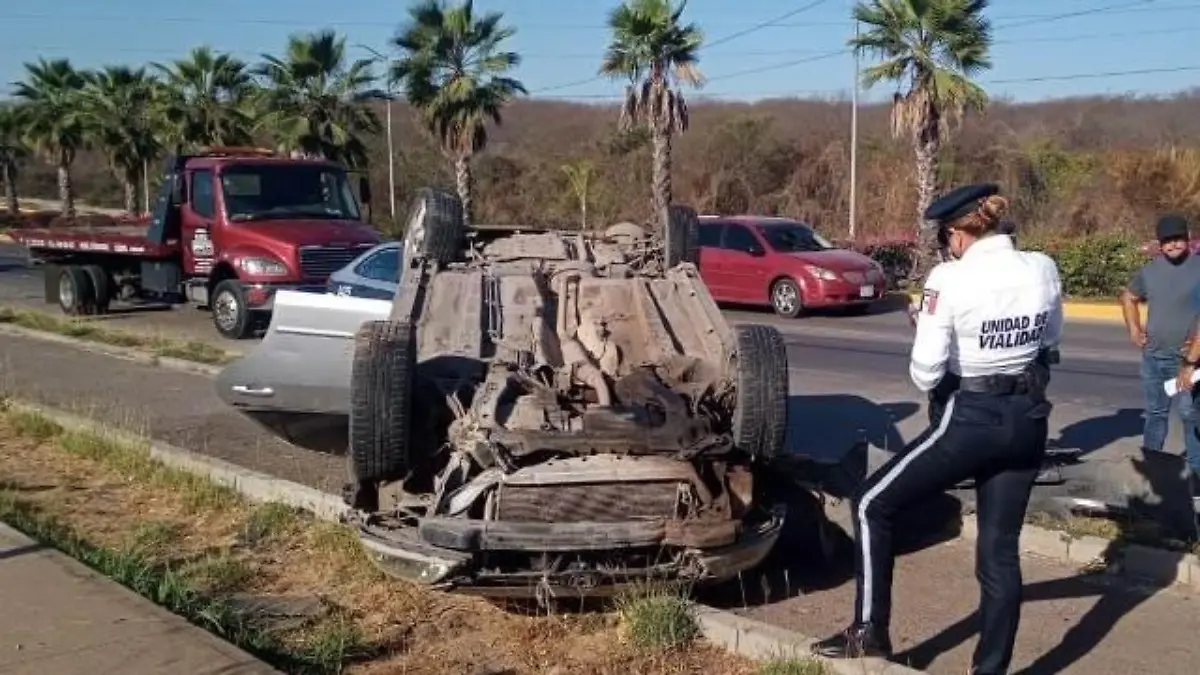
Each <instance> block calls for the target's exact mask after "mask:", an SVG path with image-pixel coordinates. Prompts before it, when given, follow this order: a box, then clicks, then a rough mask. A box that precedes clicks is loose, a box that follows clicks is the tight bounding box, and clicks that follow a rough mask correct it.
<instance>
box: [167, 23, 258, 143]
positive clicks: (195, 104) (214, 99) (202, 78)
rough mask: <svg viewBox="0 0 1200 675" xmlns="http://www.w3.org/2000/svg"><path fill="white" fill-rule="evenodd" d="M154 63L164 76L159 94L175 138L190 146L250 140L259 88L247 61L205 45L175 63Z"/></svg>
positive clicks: (172, 136) (175, 140)
mask: <svg viewBox="0 0 1200 675" xmlns="http://www.w3.org/2000/svg"><path fill="white" fill-rule="evenodd" d="M151 65H152V66H153V67H154V68H155V69H156V70H158V71H159V72H160V73H162V75H163V78H164V84H165V86H164V88H163V89H162V90H161V92H160V95H161V97H162V102H161V104H162V106H163V112H164V114H165V116H166V118H167V120H168V122H169V124H170V132H169V134H168V136H169V138H170V140H171V141H173V142H175V143H179V144H182V145H185V146H205V145H239V144H243V143H248V142H250V140H251V138H252V136H251V130H252V129H253V127H254V123H253V119H254V103H255V93H256V91H257V90H256V87H255V86H254V79H253V77H251V74H250V71H249V70H248V68H247V66H246V64H245V63H243V62H241V61H240V60H238V59H236V58H234V57H232V56H230V55H229V54H218V53H216V52H214V51H213V50H212V49H211V48H209V47H207V46H204V47H197V48H195V49H193V50H192V52H191V53H190V54H189V55H188V57H187V58H185V59H181V60H178V61H175V62H174V63H172V64H170V65H164V64H161V63H154V64H151Z"/></svg>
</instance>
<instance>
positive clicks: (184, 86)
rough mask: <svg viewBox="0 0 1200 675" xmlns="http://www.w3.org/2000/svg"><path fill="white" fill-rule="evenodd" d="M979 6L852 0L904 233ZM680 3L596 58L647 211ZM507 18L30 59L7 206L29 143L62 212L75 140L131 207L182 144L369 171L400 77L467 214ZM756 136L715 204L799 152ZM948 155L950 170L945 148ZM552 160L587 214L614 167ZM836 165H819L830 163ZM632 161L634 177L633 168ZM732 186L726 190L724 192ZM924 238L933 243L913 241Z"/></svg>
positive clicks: (416, 22) (507, 66)
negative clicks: (153, 166) (390, 93)
mask: <svg viewBox="0 0 1200 675" xmlns="http://www.w3.org/2000/svg"><path fill="white" fill-rule="evenodd" d="M988 5H989V3H988V2H985V1H982V0H975V1H967V0H920V1H918V0H870V1H866V2H858V3H857V4H856V5H855V6H854V8H853V18H854V19H856V20H857V21H859V22H860V24H861V26H862V28H863V29H862V30H861V31H860V32H859V34H858V37H857V38H853V39H850V40H849V41H848V46H850V47H851V48H852V49H855V50H858V51H859V52H861V53H862V54H864V55H865V56H867V57H869V58H871V59H873V63H872V64H871V65H869V66H868V67H867V68H866V69H865V71H864V76H863V80H864V84H865V85H868V86H872V85H875V84H879V83H893V84H895V86H896V89H897V94H896V96H895V98H894V101H893V103H892V105H891V106H890V114H889V115H888V117H889V118H890V124H889V128H890V133H891V135H892V136H893V137H894V138H897V139H899V140H900V143H898V144H896V148H897V149H899V148H900V147H905V146H906V147H907V148H908V149H907V151H906V152H908V153H909V155H908V156H909V160H908V161H909V164H908V166H909V169H908V171H906V172H904V173H905V175H906V176H907V178H906V180H908V181H909V185H910V186H911V188H910V189H913V191H912V192H909V193H908V194H909V195H915V200H914V199H913V197H909V198H908V199H909V200H910V201H908V206H907V213H908V214H909V215H908V216H907V217H906V218H905V220H907V222H908V223H910V225H908V226H907V230H908V232H910V233H911V234H912V236H917V235H919V234H925V233H927V232H928V230H926V229H924V228H922V227H920V225H921V223H920V217H919V213H920V211H922V210H923V209H924V207H925V206H926V205H927V204H928V203H929V201H930V200H931V199H932V197H933V195H934V193H935V191H936V190H937V189H938V188H939V187H942V186H945V185H946V184H947V182H948V179H949V178H950V177H955V176H954V175H955V174H957V176H959V177H960V176H961V174H962V172H961V170H960V166H959V165H958V164H957V163H956V159H958V158H957V157H955V149H954V148H953V147H951V146H947V145H946V139H947V137H948V134H949V133H950V132H951V131H952V130H953V129H956V128H957V125H956V124H955V123H956V121H957V120H958V119H959V118H960V117H961V116H962V115H963V114H964V113H967V112H969V111H974V110H982V109H983V108H984V107H985V106H987V105H988V97H987V94H986V92H984V91H983V90H982V89H981V88H980V87H979V86H978V84H976V83H975V82H974V81H973V78H974V77H976V76H977V75H978V74H979V73H980V72H981V71H983V70H985V69H987V68H989V67H990V66H991V62H990V57H989V53H990V47H991V43H992V35H991V25H990V22H989V20H988V19H987V16H986V10H987V8H988ZM685 9H686V3H685V2H676V0H626V1H625V2H623V3H621V4H619V5H617V6H615V7H614V8H612V9H611V11H610V12H609V14H608V26H609V28H610V33H611V37H610V42H609V45H608V47H607V48H606V50H605V51H604V53H603V54H598V55H597V56H598V71H599V73H600V74H603V75H606V76H608V77H610V78H613V79H614V80H617V81H621V82H624V83H625V84H626V89H625V95H624V100H623V103H622V105H621V106H619V111H613V119H612V123H613V127H614V131H613V135H612V137H611V138H610V139H609V140H608V145H609V146H610V147H609V148H608V149H607V151H611V152H614V153H622V152H629V151H630V149H631V148H633V149H638V148H641V147H643V146H644V147H646V150H647V151H646V152H645V153H642V152H640V151H639V152H637V154H636V155H635V157H637V158H641V157H642V156H645V157H646V160H648V161H647V163H648V164H649V166H648V167H646V168H647V169H648V171H646V172H645V173H646V174H648V175H645V177H644V179H645V181H646V183H648V184H649V187H650V190H649V191H648V194H649V196H650V197H651V198H650V199H649V200H647V202H648V204H649V209H648V210H647V211H646V213H645V215H646V216H647V217H649V218H651V219H653V218H654V217H655V216H656V215H658V214H661V213H662V211H663V210H664V209H665V206H666V205H667V204H669V203H671V202H672V201H673V199H674V197H675V194H676V193H677V192H679V190H678V189H676V186H675V184H674V181H675V180H678V174H679V173H680V172H679V169H678V168H677V167H673V159H674V158H675V157H676V156H677V151H676V145H677V143H678V141H677V139H678V138H679V135H680V134H683V133H685V132H687V130H688V129H689V127H690V126H691V124H692V117H693V116H694V113H695V111H693V110H692V109H691V108H690V107H689V105H688V101H687V98H686V90H691V89H696V88H699V87H702V86H703V84H704V75H703V73H702V71H701V69H700V67H699V62H700V52H701V49H702V48H703V45H704V40H705V35H704V33H703V31H701V30H700V28H699V27H698V26H697V25H695V24H694V23H691V22H688V21H687V20H686V19H685ZM514 32H515V29H514V28H512V27H510V26H507V25H505V24H504V18H503V15H502V14H500V13H479V12H477V11H476V10H475V8H474V7H473V4H472V3H471V2H470V1H469V0H467V1H465V2H456V3H448V2H445V1H439V0H423V1H421V2H418V3H416V4H413V5H412V6H410V7H409V9H408V12H407V16H406V17H405V20H404V21H403V22H402V23H401V24H400V26H399V28H398V30H397V33H396V35H395V37H394V38H393V39H392V40H391V41H390V43H389V48H390V49H391V51H392V52H393V58H391V59H388V60H377V59H361V60H352V59H351V58H349V57H348V56H347V48H346V43H345V39H344V38H342V37H340V36H339V35H337V34H336V33H334V32H332V31H318V32H316V33H311V34H301V35H295V36H292V37H291V38H290V39H289V42H288V44H287V46H286V49H285V51H284V53H283V55H282V56H278V57H276V56H270V55H264V56H263V57H262V61H261V62H260V63H258V64H255V65H250V64H247V63H244V62H242V61H240V60H238V59H236V58H234V57H232V56H230V55H227V54H221V53H217V52H214V51H213V50H211V49H209V48H206V47H201V48H197V49H195V50H193V51H192V52H191V54H189V55H188V56H187V57H186V58H184V59H181V60H179V61H174V62H170V63H167V64H157V63H155V64H149V66H147V67H140V68H131V67H127V66H110V67H105V68H103V69H101V70H98V71H95V72H79V71H76V70H75V69H73V68H72V66H71V64H70V63H69V62H67V61H62V60H56V61H46V60H40V59H39V60H38V61H37V62H36V63H30V64H28V65H27V66H26V69H27V74H26V78H25V80H24V81H22V82H21V83H18V85H17V91H16V97H15V101H14V103H13V105H9V106H5V107H4V108H3V110H0V168H2V169H3V175H4V176H5V177H6V180H5V183H6V185H8V186H9V188H10V189H9V192H10V207H11V206H13V204H12V202H13V201H15V188H14V187H12V186H14V185H15V182H16V170H17V168H19V167H20V166H22V165H23V163H24V162H27V161H29V159H30V158H31V157H33V156H35V155H36V156H38V157H40V158H41V159H42V160H43V161H47V162H50V163H51V164H54V165H55V166H56V167H57V174H58V183H59V185H58V187H59V196H60V199H61V200H62V202H63V211H64V213H67V214H70V213H71V212H73V192H72V185H71V168H72V162H73V161H74V158H75V157H76V156H77V155H78V153H79V152H80V151H81V150H83V149H90V150H89V152H94V153H99V154H102V155H103V156H104V157H105V158H106V159H107V163H108V165H109V168H110V171H111V172H112V174H113V175H114V176H115V177H116V179H117V180H118V181H119V182H120V183H121V184H123V185H124V186H125V202H126V208H127V209H129V210H134V209H135V208H136V202H137V195H138V192H139V191H142V192H144V188H143V187H142V186H143V185H144V184H145V183H146V182H147V181H146V169H147V166H148V165H149V164H150V163H153V162H154V161H155V160H156V159H157V158H158V157H160V156H162V155H163V154H164V153H165V152H167V151H170V150H172V149H174V147H176V146H180V147H184V148H194V147H199V146H205V145H227V144H243V143H249V142H259V143H269V144H271V145H272V146H273V147H274V148H275V149H277V150H279V151H281V152H288V153H294V154H298V155H308V156H320V157H326V158H329V159H333V160H336V161H339V162H343V163H345V164H347V165H348V166H350V167H351V168H362V167H364V166H365V165H366V164H367V160H368V158H369V157H372V156H373V157H375V158H376V159H377V160H378V158H379V155H378V153H377V152H374V149H373V148H368V147H367V145H368V144H369V143H373V142H374V143H377V142H378V136H377V134H379V133H380V120H379V111H378V107H379V100H380V99H382V98H383V97H384V96H385V94H384V92H383V91H382V89H383V88H386V89H389V90H390V89H392V88H393V87H398V89H399V90H400V91H401V92H402V93H403V98H404V99H406V101H405V102H404V105H403V108H404V109H406V110H410V111H411V112H412V121H413V122H414V123H415V125H416V127H417V128H418V129H420V131H421V133H423V134H424V135H425V136H426V138H428V139H429V140H430V142H431V144H432V146H433V147H434V148H436V152H437V153H438V154H439V155H440V156H441V157H443V158H444V160H448V162H447V165H448V168H449V169H450V175H451V177H452V180H453V182H454V183H455V184H456V186H457V188H458V191H459V193H460V196H461V197H462V198H463V201H464V204H465V206H466V207H467V209H466V210H467V213H468V214H471V215H473V214H474V212H475V210H476V208H475V200H474V199H473V198H474V196H475V194H476V187H475V183H476V177H475V173H476V172H477V171H479V170H482V171H484V172H485V173H484V176H483V179H484V181H485V184H486V183H492V184H494V183H496V182H498V181H502V180H508V179H511V178H512V177H513V176H519V175H522V172H521V171H520V167H515V166H512V162H511V161H509V160H508V159H506V157H502V156H497V157H494V158H489V159H491V160H493V161H489V162H485V163H481V162H479V161H478V156H479V155H480V153H482V152H484V150H485V149H486V148H487V147H488V143H489V140H490V138H492V137H495V136H496V135H497V130H496V127H498V126H499V125H500V124H501V122H502V117H503V116H504V115H505V114H506V113H509V112H511V111H512V110H513V109H514V108H513V106H514V104H516V105H518V106H520V105H522V104H521V102H520V99H522V98H524V97H525V96H526V94H527V90H526V88H525V86H524V85H523V83H521V82H520V81H519V80H517V79H516V78H514V77H513V70H514V69H515V68H516V67H517V66H518V65H519V64H520V56H519V55H518V54H516V53H514V52H512V51H510V50H508V49H507V48H506V46H505V45H506V44H507V42H508V40H509V38H511V36H512V35H513V34H514ZM382 83H387V85H390V86H387V87H381V84H382ZM527 105H528V104H526V106H525V107H527ZM541 105H550V104H541ZM522 109H524V108H522ZM770 122H771V120H769V119H768V120H764V119H761V118H755V119H744V120H740V121H737V122H735V123H731V124H730V125H727V126H728V128H722V129H720V130H719V131H720V133H719V134H718V135H717V137H716V138H713V139H711V143H709V144H710V145H715V144H720V143H725V142H728V143H730V144H732V145H737V144H741V145H743V146H745V145H748V144H749V145H753V144H755V143H759V144H760V145H761V144H762V143H765V141H761V142H760V139H764V138H766V137H767V136H769V130H768V127H769V125H770ZM706 142H708V141H707V140H706ZM685 149H686V148H685ZM754 149H755V150H761V151H762V152H764V153H767V154H768V156H767V157H766V158H765V161H763V160H762V159H760V158H757V157H747V158H743V159H735V160H732V161H733V164H734V166H730V167H727V168H726V169H724V170H723V171H722V173H723V174H724V175H722V176H721V177H719V179H720V186H721V187H720V188H716V190H717V192H718V193H720V194H718V195H717V197H715V198H714V199H713V200H711V201H712V202H713V203H712V204H710V205H715V206H718V207H720V206H721V205H723V204H726V203H730V204H740V203H745V204H746V205H747V206H751V207H753V206H756V205H757V204H756V203H755V200H754V199H740V198H737V195H738V194H739V193H743V192H744V193H750V192H753V188H756V186H754V185H752V184H753V183H754V182H755V181H756V180H758V176H760V175H762V174H764V172H767V173H770V172H774V173H781V172H782V171H783V169H782V168H781V167H782V166H783V165H788V166H792V165H794V164H796V163H797V162H799V161H801V159H802V158H798V157H797V156H796V154H795V152H785V151H783V150H781V149H779V148H769V147H768V148H754ZM872 152H878V149H877V148H871V147H864V148H862V153H861V154H864V155H868V156H869V155H870V153H872ZM889 152H890V151H889ZM946 157H949V161H950V163H951V166H946V165H945V164H944V162H942V161H939V160H943V159H944V158H946ZM820 159H824V158H820ZM829 161H830V162H836V161H841V160H838V159H837V158H833V159H831V160H829ZM775 165H780V166H775ZM689 168H690V167H687V166H685V167H683V171H684V174H685V180H689V179H690V177H689V176H687V175H686V174H687V173H688V169H689ZM424 170H426V171H428V168H427V167H426V168H425V169H424ZM554 170H555V171H556V172H557V173H559V174H560V178H563V179H565V180H566V182H567V184H568V185H569V187H570V190H571V192H572V194H573V195H574V197H575V200H576V201H577V206H578V208H579V209H580V210H581V211H586V209H587V208H588V204H589V198H590V195H591V194H593V193H595V192H597V191H599V190H601V189H602V188H598V187H597V182H598V181H611V180H612V179H613V177H612V176H611V175H608V173H607V172H606V171H605V169H604V167H603V166H597V163H596V162H594V161H592V160H591V159H588V158H581V159H578V160H576V161H571V162H567V163H565V164H559V165H558V166H557V167H556V168H555V169H554ZM833 170H834V169H833V167H832V165H829V166H828V167H827V172H828V171H833ZM629 173H634V174H636V175H639V176H640V175H642V170H641V167H640V166H635V167H632V171H630V172H629ZM868 173H869V171H868ZM733 174H737V175H733ZM867 178H868V179H869V175H868V176H867ZM539 180H540V179H539ZM717 180H718V179H717V178H716V177H714V178H713V181H717ZM764 180H765V179H764ZM729 186H732V187H729ZM805 189H810V191H811V192H812V193H813V194H812V195H811V199H810V200H809V201H813V200H817V201H820V200H822V199H825V198H826V197H827V195H825V194H824V193H825V192H828V191H830V190H834V191H838V192H839V194H838V195H836V196H828V197H829V198H830V199H837V200H842V201H844V200H845V199H846V197H847V195H844V194H841V193H844V192H845V186H844V185H843V184H842V182H841V181H840V180H837V178H836V176H826V177H825V179H824V180H823V181H822V182H818V181H816V180H814V181H812V185H811V187H810V188H805ZM683 191H684V194H685V195H687V196H692V195H694V194H695V193H696V191H697V190H696V187H695V186H693V185H690V184H685V185H684V186H683ZM726 192H729V193H730V194H733V195H734V197H735V198H733V199H728V198H727V197H728V195H726V194H725V193H726ZM818 193H820V194H818ZM143 199H145V197H143ZM791 199H792V200H793V202H795V200H796V198H795V197H794V196H793V197H791ZM863 199H871V197H870V196H867V195H864V197H863ZM626 200H628V197H626ZM801 201H802V202H803V200H801ZM914 201H915V204H914V203H913V202H914ZM802 205H803V204H802ZM764 206H765V205H764ZM765 207H766V208H771V209H777V208H778V207H777V206H776V205H769V206H765ZM914 207H915V208H914ZM805 208H806V209H807V206H805ZM490 210H492V211H495V210H496V209H495V208H491V209H490ZM501 210H503V209H501ZM932 245H933V243H932V242H930V241H928V240H927V239H926V241H925V242H924V246H923V248H924V249H926V250H928V249H929V248H930V247H931V246H932Z"/></svg>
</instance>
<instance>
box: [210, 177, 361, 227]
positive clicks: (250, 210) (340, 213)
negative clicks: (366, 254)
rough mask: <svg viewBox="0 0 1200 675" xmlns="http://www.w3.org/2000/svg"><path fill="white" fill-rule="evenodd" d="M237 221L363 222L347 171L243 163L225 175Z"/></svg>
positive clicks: (230, 212) (229, 208) (228, 208)
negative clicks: (323, 220)
mask: <svg viewBox="0 0 1200 675" xmlns="http://www.w3.org/2000/svg"><path fill="white" fill-rule="evenodd" d="M221 193H222V195H223V196H224V198H225V214H226V216H227V217H228V218H229V220H231V221H235V222H236V221H249V220H272V219H285V218H297V217H306V218H324V219H336V220H360V219H361V218H360V214H361V212H360V211H359V208H358V200H356V199H355V198H354V192H353V191H352V190H351V189H350V181H349V180H347V178H346V172H344V171H341V170H338V169H334V168H331V167H328V166H319V165H311V164H274V165H262V164H257V165H256V164H237V165H233V166H229V167H227V168H225V170H224V171H222V172H221Z"/></svg>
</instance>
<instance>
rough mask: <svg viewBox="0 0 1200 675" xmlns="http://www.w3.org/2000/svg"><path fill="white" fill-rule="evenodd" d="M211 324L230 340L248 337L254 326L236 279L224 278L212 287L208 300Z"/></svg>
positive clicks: (244, 296)
mask: <svg viewBox="0 0 1200 675" xmlns="http://www.w3.org/2000/svg"><path fill="white" fill-rule="evenodd" d="M208 305H209V308H210V310H211V311H212V318H213V325H214V326H216V328H217V332H218V333H220V334H221V335H222V336H224V337H226V338H228V339H230V340H242V339H245V338H246V337H248V336H249V335H250V333H251V331H252V330H253V328H254V323H253V321H252V320H251V318H252V317H251V316H250V310H249V309H248V308H247V307H246V294H245V293H243V292H242V285H241V283H240V282H238V280H237V279H226V280H224V281H222V282H220V283H219V284H217V287H216V288H215V289H213V294H212V299H211V300H209V303H208Z"/></svg>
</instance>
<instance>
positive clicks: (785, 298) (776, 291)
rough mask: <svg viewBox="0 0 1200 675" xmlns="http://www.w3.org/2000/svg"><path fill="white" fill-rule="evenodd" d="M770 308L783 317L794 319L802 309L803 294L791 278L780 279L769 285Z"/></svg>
mask: <svg viewBox="0 0 1200 675" xmlns="http://www.w3.org/2000/svg"><path fill="white" fill-rule="evenodd" d="M771 309H773V310H775V313H776V314H778V315H779V316H782V317H784V318H785V319H794V318H796V317H798V316H800V313H801V312H803V311H804V295H803V294H802V293H801V292H800V286H799V284H797V283H796V282H795V281H793V280H791V279H780V280H779V281H776V282H775V283H774V284H772V286H771Z"/></svg>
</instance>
